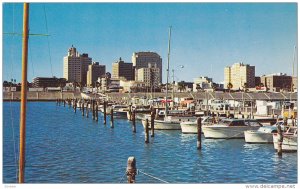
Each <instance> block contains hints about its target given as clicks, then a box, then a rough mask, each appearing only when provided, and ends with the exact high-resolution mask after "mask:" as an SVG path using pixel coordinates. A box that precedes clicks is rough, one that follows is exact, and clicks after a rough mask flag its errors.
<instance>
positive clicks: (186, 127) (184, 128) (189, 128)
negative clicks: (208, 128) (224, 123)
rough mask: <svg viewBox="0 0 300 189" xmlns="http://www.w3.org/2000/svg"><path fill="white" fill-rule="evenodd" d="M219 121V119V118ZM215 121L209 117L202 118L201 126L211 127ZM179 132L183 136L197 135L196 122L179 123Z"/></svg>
mask: <svg viewBox="0 0 300 189" xmlns="http://www.w3.org/2000/svg"><path fill="white" fill-rule="evenodd" d="M219 120H220V118H219ZM215 121H217V120H215V118H213V117H211V116H203V117H202V120H201V124H202V126H204V125H212V124H213V123H214V122H215ZM180 127H181V132H182V133H184V134H197V127H198V124H197V120H195V121H185V122H181V123H180Z"/></svg>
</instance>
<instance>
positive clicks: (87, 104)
mask: <svg viewBox="0 0 300 189" xmlns="http://www.w3.org/2000/svg"><path fill="white" fill-rule="evenodd" d="M86 117H87V118H88V117H89V102H88V101H87V102H86Z"/></svg>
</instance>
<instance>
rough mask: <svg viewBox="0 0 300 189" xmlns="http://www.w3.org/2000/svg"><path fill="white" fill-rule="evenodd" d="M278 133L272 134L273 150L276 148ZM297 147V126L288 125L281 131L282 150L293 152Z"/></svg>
mask: <svg viewBox="0 0 300 189" xmlns="http://www.w3.org/2000/svg"><path fill="white" fill-rule="evenodd" d="M278 140H279V134H278V133H275V134H273V143H274V148H275V150H277V149H278ZM297 148H298V129H297V127H290V128H289V129H288V130H287V131H286V132H284V133H283V141H282V151H283V152H295V151H297Z"/></svg>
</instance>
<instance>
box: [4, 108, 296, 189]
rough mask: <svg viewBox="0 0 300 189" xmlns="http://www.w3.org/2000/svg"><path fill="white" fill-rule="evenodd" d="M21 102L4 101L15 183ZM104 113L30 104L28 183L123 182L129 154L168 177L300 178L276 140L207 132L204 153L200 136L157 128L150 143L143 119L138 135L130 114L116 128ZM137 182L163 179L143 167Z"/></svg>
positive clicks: (8, 164) (7, 162) (9, 176)
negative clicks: (215, 136)
mask: <svg viewBox="0 0 300 189" xmlns="http://www.w3.org/2000/svg"><path fill="white" fill-rule="evenodd" d="M19 106H20V104H19V103H17V102H12V103H11V102H4V103H3V182H4V183H14V182H16V163H15V162H16V158H15V153H14V151H16V153H17V154H18V140H19ZM99 119H100V121H99V123H97V122H95V121H93V120H92V118H91V114H90V117H89V118H86V117H82V115H81V112H80V111H77V114H74V112H73V111H72V109H69V108H68V107H63V106H56V103H55V102H30V103H28V109H27V144H26V169H25V171H26V172H25V181H26V182H28V183H120V182H121V183H125V182H126V178H125V177H124V173H125V169H126V166H127V159H128V157H129V156H135V157H136V160H137V168H138V169H141V170H142V171H143V172H145V173H147V174H150V175H153V176H156V177H158V178H160V179H163V180H165V181H167V182H170V183H242V184H246V183H297V153H284V154H283V156H282V158H279V157H278V156H277V154H276V152H275V151H274V149H273V145H253V144H246V143H245V142H244V140H242V139H234V140H213V139H209V140H208V139H204V138H203V141H202V151H198V150H197V149H196V141H197V138H196V135H186V134H181V132H180V131H157V132H156V133H155V137H154V138H150V143H149V144H145V143H144V132H143V127H142V125H141V123H140V122H137V133H135V134H133V133H132V130H131V123H130V122H129V121H127V120H126V119H115V128H113V129H112V128H110V125H109V124H107V126H104V125H103V117H102V115H99ZM107 122H108V123H109V117H108V119H107ZM13 130H14V132H13ZM14 138H15V141H16V143H15V144H16V149H15V148H14V140H13V139H14ZM16 156H17V157H18V155H16ZM136 180H137V182H138V183H160V181H158V180H155V179H153V178H151V177H149V176H146V175H144V174H141V173H140V174H139V175H137V176H136Z"/></svg>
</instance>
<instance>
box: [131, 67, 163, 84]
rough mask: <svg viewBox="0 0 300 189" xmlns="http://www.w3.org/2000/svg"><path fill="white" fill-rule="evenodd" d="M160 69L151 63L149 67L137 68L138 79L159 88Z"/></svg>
mask: <svg viewBox="0 0 300 189" xmlns="http://www.w3.org/2000/svg"><path fill="white" fill-rule="evenodd" d="M160 80H161V78H160V69H159V68H157V67H156V65H154V66H153V65H151V64H149V65H148V67H147V68H140V69H138V70H137V80H136V81H141V82H145V84H146V86H147V87H150V88H158V87H159V85H160Z"/></svg>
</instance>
